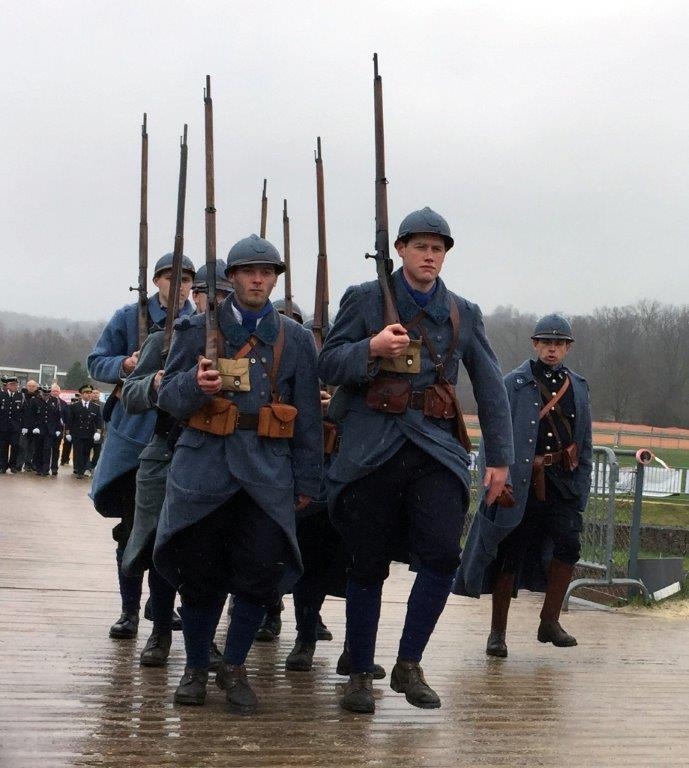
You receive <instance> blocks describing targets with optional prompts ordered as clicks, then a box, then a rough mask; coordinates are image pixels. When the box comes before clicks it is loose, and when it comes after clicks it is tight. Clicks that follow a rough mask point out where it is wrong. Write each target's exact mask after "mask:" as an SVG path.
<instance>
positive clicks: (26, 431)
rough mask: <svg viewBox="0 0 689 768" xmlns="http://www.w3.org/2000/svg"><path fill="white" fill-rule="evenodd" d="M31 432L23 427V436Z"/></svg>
mask: <svg viewBox="0 0 689 768" xmlns="http://www.w3.org/2000/svg"><path fill="white" fill-rule="evenodd" d="M28 434H29V430H28V429H27V428H26V427H22V435H28Z"/></svg>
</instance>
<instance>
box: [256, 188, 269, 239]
mask: <svg viewBox="0 0 689 768" xmlns="http://www.w3.org/2000/svg"><path fill="white" fill-rule="evenodd" d="M267 184H268V180H267V179H263V192H262V193H261V227H260V230H259V233H258V234H259V235H260V236H261V237H265V236H266V224H267V223H268V195H266V185H267Z"/></svg>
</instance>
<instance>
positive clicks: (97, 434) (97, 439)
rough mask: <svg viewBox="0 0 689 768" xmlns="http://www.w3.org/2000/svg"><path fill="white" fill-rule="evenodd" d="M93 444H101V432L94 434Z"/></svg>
mask: <svg viewBox="0 0 689 768" xmlns="http://www.w3.org/2000/svg"><path fill="white" fill-rule="evenodd" d="M93 442H94V443H100V432H94V433H93Z"/></svg>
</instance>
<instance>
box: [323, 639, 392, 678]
mask: <svg viewBox="0 0 689 768" xmlns="http://www.w3.org/2000/svg"><path fill="white" fill-rule="evenodd" d="M351 667H352V663H351V658H350V656H349V648H348V647H347V643H346V642H345V644H344V648H343V650H342V653H341V654H340V658H339V659H338V660H337V668H336V669H335V671H336V672H337V674H338V675H344V676H345V677H347V676H348V675H349V674H350V673H351ZM371 672H372V674H373V679H374V680H382V679H383V678H384V677H385V675H386V674H387V672H386V671H385V667H381V665H380V664H375V663H374V664H373V669H372V670H371Z"/></svg>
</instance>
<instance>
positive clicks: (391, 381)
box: [366, 376, 411, 414]
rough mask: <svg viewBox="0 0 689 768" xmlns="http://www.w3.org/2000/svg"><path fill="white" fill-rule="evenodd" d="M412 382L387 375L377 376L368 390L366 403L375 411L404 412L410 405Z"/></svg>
mask: <svg viewBox="0 0 689 768" xmlns="http://www.w3.org/2000/svg"><path fill="white" fill-rule="evenodd" d="M410 396H411V382H410V381H409V380H408V379H396V378H392V377H387V376H378V377H376V378H375V379H374V380H373V381H372V382H371V383H370V384H369V386H368V390H367V391H366V405H368V407H369V408H372V409H373V410H374V411H383V412H384V413H394V414H400V413H404V412H405V411H406V410H407V407H408V406H409V398H410Z"/></svg>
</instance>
